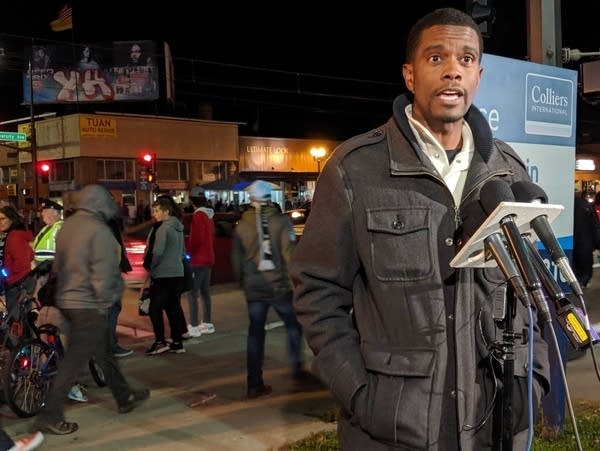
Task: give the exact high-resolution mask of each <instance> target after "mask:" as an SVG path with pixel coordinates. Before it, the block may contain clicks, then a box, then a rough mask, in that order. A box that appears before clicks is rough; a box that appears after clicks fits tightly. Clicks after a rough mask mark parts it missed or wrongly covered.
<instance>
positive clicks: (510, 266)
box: [483, 232, 531, 316]
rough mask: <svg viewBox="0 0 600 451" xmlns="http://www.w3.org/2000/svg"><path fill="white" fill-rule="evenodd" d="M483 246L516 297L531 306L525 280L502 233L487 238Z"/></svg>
mask: <svg viewBox="0 0 600 451" xmlns="http://www.w3.org/2000/svg"><path fill="white" fill-rule="evenodd" d="M483 244H484V245H485V250H486V251H487V252H489V253H490V254H491V256H492V257H493V259H494V260H496V263H498V267H499V268H500V270H501V271H502V274H504V278H505V279H506V281H507V282H509V283H510V284H511V286H512V288H513V291H514V293H515V296H517V297H518V298H519V299H520V300H521V302H522V303H523V305H525V307H527V306H528V305H531V300H530V298H529V293H528V292H527V288H526V287H525V283H524V282H523V278H522V277H521V274H520V273H519V270H518V269H517V267H516V266H515V263H514V262H513V261H512V259H511V258H510V255H508V252H507V251H506V247H505V245H504V241H503V240H502V237H501V235H500V232H496V233H492V234H491V235H489V236H487V237H486V238H485V239H484V240H483ZM486 258H487V255H486ZM502 316H504V315H502Z"/></svg>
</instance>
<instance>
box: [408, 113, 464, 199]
mask: <svg viewBox="0 0 600 451" xmlns="http://www.w3.org/2000/svg"><path fill="white" fill-rule="evenodd" d="M404 112H405V113H406V117H407V118H408V123H409V125H410V128H411V129H412V131H413V133H414V135H415V137H416V138H417V142H418V143H419V148H420V149H421V151H423V153H424V154H425V155H427V157H428V158H429V160H430V161H431V163H432V164H433V166H434V167H435V169H436V171H437V172H438V173H439V174H440V176H441V177H442V179H443V180H444V183H446V186H447V187H448V189H449V190H450V192H452V197H453V198H454V202H455V204H456V205H460V199H461V197H462V192H463V189H464V187H465V181H466V180H467V172H468V170H469V165H470V164H471V159H472V158H473V153H474V151H475V146H474V144H473V133H472V132H471V127H469V125H468V124H467V122H466V121H463V126H462V148H461V149H460V151H459V152H458V153H457V154H456V157H454V160H452V163H449V162H448V156H447V155H446V150H445V149H444V148H443V147H442V145H441V144H440V143H439V141H438V140H437V139H436V138H435V137H434V136H433V135H432V134H431V132H430V131H429V130H427V128H425V127H424V126H423V125H422V124H421V123H420V122H419V121H417V120H416V119H415V118H413V115H412V105H408V106H407V107H406V109H405V110H404Z"/></svg>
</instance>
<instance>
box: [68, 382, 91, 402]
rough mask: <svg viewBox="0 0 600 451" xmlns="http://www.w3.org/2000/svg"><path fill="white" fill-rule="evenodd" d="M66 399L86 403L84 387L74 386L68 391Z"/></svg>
mask: <svg viewBox="0 0 600 451" xmlns="http://www.w3.org/2000/svg"><path fill="white" fill-rule="evenodd" d="M67 397H68V398H69V399H70V400H72V401H77V402H88V398H87V396H86V394H85V387H84V386H83V385H81V384H75V385H73V386H72V387H71V390H69V394H68V395H67Z"/></svg>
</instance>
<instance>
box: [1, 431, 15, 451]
mask: <svg viewBox="0 0 600 451" xmlns="http://www.w3.org/2000/svg"><path fill="white" fill-rule="evenodd" d="M14 444H15V442H14V441H13V439H12V438H10V436H9V435H8V434H7V433H6V431H5V430H4V429H2V428H0V451H6V450H8V449H11V448H12V447H13V445H14Z"/></svg>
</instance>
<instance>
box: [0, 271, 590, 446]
mask: <svg viewBox="0 0 600 451" xmlns="http://www.w3.org/2000/svg"><path fill="white" fill-rule="evenodd" d="M212 292H213V318H214V323H215V327H216V330H217V331H216V333H215V334H212V335H204V336H202V337H200V338H194V339H191V340H188V341H186V342H185V348H186V353H185V354H169V353H166V354H162V355H158V356H145V355H144V351H145V350H146V349H147V348H148V347H149V346H150V344H151V343H152V342H153V335H152V333H151V327H150V322H149V319H148V317H140V316H139V315H138V313H137V289H136V288H133V287H130V288H128V289H127V290H126V295H125V298H124V309H123V312H122V313H121V316H120V318H119V322H120V326H119V339H120V342H121V344H122V345H123V346H125V347H131V348H133V349H134V350H135V352H134V354H133V355H132V356H129V357H126V358H123V359H121V360H120V362H121V364H122V369H123V372H124V374H125V376H126V377H127V378H128V379H129V381H130V383H131V384H132V385H136V386H147V387H149V388H151V390H152V394H151V397H150V399H149V400H148V401H147V402H146V403H145V404H143V405H141V406H140V407H139V408H137V409H136V410H134V411H133V412H131V413H129V414H126V415H120V414H118V413H117V411H116V405H115V403H114V401H113V400H112V396H111V394H110V391H109V390H108V389H102V388H98V387H97V386H96V385H95V384H94V382H93V381H92V379H91V376H90V375H89V372H87V371H86V372H85V377H84V382H85V383H86V384H87V386H88V397H89V399H90V400H89V402H88V403H85V404H80V403H76V402H73V401H69V400H67V401H66V406H67V408H66V417H67V420H68V421H76V422H78V423H79V430H78V431H77V432H75V433H74V434H71V435H66V436H54V435H46V440H45V442H44V444H43V445H42V447H41V449H44V450H65V449H69V450H79V449H86V450H106V449H113V450H137V449H145V450H158V449H161V450H162V449H165V448H170V449H172V450H214V449H222V450H240V449H244V450H249V451H253V450H256V451H259V450H260V451H263V450H277V449H279V448H280V447H281V446H282V445H284V444H285V443H289V442H293V441H296V440H299V439H301V438H303V437H306V436H308V435H310V434H311V433H313V432H317V431H322V430H326V429H333V428H335V424H334V423H326V422H323V421H322V420H321V419H320V418H321V417H322V416H323V415H327V414H331V412H332V409H333V408H334V406H335V404H334V402H333V400H332V398H331V396H330V395H329V393H328V391H327V390H325V389H324V388H323V387H321V386H315V385H313V386H307V387H296V386H294V383H293V382H292V380H291V378H290V377H289V371H288V367H287V359H286V337H285V329H284V328H283V327H281V324H280V323H279V322H278V318H277V317H276V315H275V314H274V313H273V312H271V313H270V316H269V323H268V327H267V328H268V329H269V330H268V332H267V343H266V347H265V365H264V369H265V382H266V383H267V384H271V385H272V386H273V394H271V395H269V396H266V397H263V398H258V399H255V400H251V401H249V400H246V399H245V390H246V383H245V377H246V366H245V365H246V355H245V346H246V327H247V317H246V305H245V301H244V297H243V293H242V292H241V290H239V289H238V288H237V286H235V285H232V284H229V285H216V286H213V287H212ZM599 297H600V271H598V270H596V275H595V278H594V280H593V282H592V284H591V286H590V287H589V288H588V289H586V291H585V299H586V301H587V302H586V303H587V304H588V305H587V308H588V310H589V312H590V317H591V319H592V322H596V323H597V322H599V321H600V305H599V304H598V301H597V299H598V298H599ZM182 305H183V307H184V310H186V311H187V302H185V301H184V302H183V303H182ZM599 351H600V347H596V353H599ZM305 355H306V359H307V362H310V359H311V355H312V354H311V352H310V350H309V349H307V348H305ZM599 358H600V356H599ZM566 372H567V376H568V380H569V388H570V393H571V398H572V399H573V400H577V399H588V400H593V401H599V402H600V389H599V382H598V378H597V376H596V374H595V372H594V366H593V362H592V359H591V353H590V352H589V351H588V352H587V354H586V355H585V356H584V357H583V358H579V359H577V360H573V361H570V362H568V365H567V371H566ZM212 393H214V394H216V398H215V399H213V400H209V401H208V402H207V403H206V404H204V405H200V406H198V407H194V408H190V407H188V403H189V402H190V400H192V399H194V398H196V397H197V396H198V395H202V394H212ZM0 413H1V414H2V417H3V418H2V421H3V424H4V426H5V428H6V429H7V430H8V431H9V433H10V434H12V435H20V434H22V433H25V432H26V431H27V430H28V427H29V425H30V423H31V420H30V419H21V418H17V417H16V416H15V415H14V414H13V413H12V411H10V409H9V408H8V407H7V406H6V405H3V406H1V409H0ZM565 421H569V416H568V412H566V411H565Z"/></svg>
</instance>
